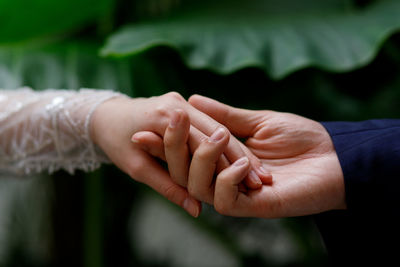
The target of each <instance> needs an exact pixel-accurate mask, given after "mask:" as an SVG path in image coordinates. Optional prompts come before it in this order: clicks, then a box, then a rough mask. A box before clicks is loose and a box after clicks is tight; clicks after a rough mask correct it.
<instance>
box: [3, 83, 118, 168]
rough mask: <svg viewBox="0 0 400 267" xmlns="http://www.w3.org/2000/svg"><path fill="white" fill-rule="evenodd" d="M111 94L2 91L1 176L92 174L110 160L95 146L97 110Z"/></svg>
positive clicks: (26, 89)
mask: <svg viewBox="0 0 400 267" xmlns="http://www.w3.org/2000/svg"><path fill="white" fill-rule="evenodd" d="M117 95H118V94H117V93H115V92H112V91H99V90H88V89H86V90H83V89H82V90H80V91H78V92H77V91H72V90H46V91H42V92H35V91H32V90H31V89H29V88H23V89H19V90H1V91H0V171H1V172H11V173H18V174H29V173H32V172H41V171H45V170H47V171H48V172H54V171H56V170H59V169H64V170H67V171H68V172H70V173H73V172H74V171H75V170H76V169H81V170H85V171H88V170H93V169H95V168H96V167H98V166H99V165H100V164H101V163H102V162H107V161H108V160H107V157H105V156H104V154H103V153H102V152H101V151H100V150H99V149H98V148H97V147H96V146H95V145H94V144H93V142H92V140H91V137H90V121H91V116H92V114H93V111H94V110H95V109H96V107H97V106H98V105H99V104H101V103H103V102H104V101H105V100H107V99H110V98H112V97H115V96H117Z"/></svg>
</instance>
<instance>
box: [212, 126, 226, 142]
mask: <svg viewBox="0 0 400 267" xmlns="http://www.w3.org/2000/svg"><path fill="white" fill-rule="evenodd" d="M224 136H225V130H224V128H218V129H217V130H216V131H215V132H214V133H213V134H212V135H211V136H210V139H209V140H210V142H213V143H217V142H218V141H221V140H222V138H224Z"/></svg>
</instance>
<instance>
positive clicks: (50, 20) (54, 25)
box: [0, 0, 113, 43]
mask: <svg viewBox="0 0 400 267" xmlns="http://www.w3.org/2000/svg"><path fill="white" fill-rule="evenodd" d="M112 3H113V1H112V0H0V43H11V42H19V41H24V40H27V39H35V38H39V37H43V36H49V35H52V34H58V33H63V32H66V31H70V30H76V29H78V28H79V27H80V26H82V25H85V24H88V23H89V22H93V21H96V20H99V19H100V18H101V16H105V14H107V13H108V12H110V11H111V10H112V8H111V7H112Z"/></svg>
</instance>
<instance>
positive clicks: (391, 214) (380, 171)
mask: <svg viewBox="0 0 400 267" xmlns="http://www.w3.org/2000/svg"><path fill="white" fill-rule="evenodd" d="M322 125H323V126H324V127H325V128H326V130H327V131H328V132H329V134H330V136H331V138H332V141H333V144H334V146H335V149H336V153H337V155H338V158H339V161H340V165H341V167H342V171H343V175H344V183H345V190H346V203H347V210H344V211H330V212H325V213H321V214H318V215H315V216H314V219H315V221H316V224H317V226H318V228H319V230H320V232H321V236H322V238H323V240H324V243H325V246H326V248H327V250H328V254H329V255H330V256H331V259H332V260H333V262H334V263H335V266H336V265H338V266H339V265H340V266H341V265H345V266H348V265H350V264H354V265H355V266H363V265H362V264H364V263H365V264H368V265H371V264H374V263H379V264H378V265H377V266H386V265H385V264H383V262H387V263H390V262H392V261H393V260H395V261H397V260H398V248H399V246H398V243H399V240H400V120H370V121H363V122H324V123H322ZM393 244H395V245H393ZM360 264H361V265H360ZM382 264H383V265H382ZM387 266H389V265H387Z"/></svg>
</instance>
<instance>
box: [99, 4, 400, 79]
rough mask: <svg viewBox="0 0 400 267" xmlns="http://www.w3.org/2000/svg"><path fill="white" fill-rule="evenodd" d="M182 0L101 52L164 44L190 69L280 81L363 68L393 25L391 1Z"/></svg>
mask: <svg viewBox="0 0 400 267" xmlns="http://www.w3.org/2000/svg"><path fill="white" fill-rule="evenodd" d="M187 3H188V4H187V6H186V7H185V8H183V9H181V10H179V11H178V12H177V13H175V14H174V15H171V16H170V17H167V18H164V19H159V20H153V21H147V22H142V23H140V24H134V25H130V26H127V27H125V28H123V29H121V30H120V31H118V32H117V33H115V34H113V35H112V36H111V37H110V38H109V39H108V41H107V43H106V44H105V46H104V47H103V49H102V54H103V55H108V56H117V57H121V56H127V55H133V54H138V53H142V52H143V51H145V50H148V49H150V48H153V47H157V46H168V47H171V48H173V49H175V50H177V51H178V52H179V53H180V55H181V56H182V57H183V59H184V61H185V62H186V64H187V65H188V66H189V67H191V68H194V69H202V68H207V69H211V70H214V71H215V72H218V73H221V74H228V73H232V72H234V71H237V70H239V69H242V68H246V67H260V68H262V69H264V70H265V71H266V72H267V73H268V74H269V75H270V76H271V77H273V78H275V79H281V78H283V77H284V76H286V75H288V74H289V73H291V72H294V71H296V70H298V69H302V68H305V67H309V66H316V67H320V68H323V69H327V70H330V71H337V72H343V71H349V70H352V69H355V68H357V67H360V66H363V65H365V64H367V63H368V62H370V61H371V60H372V59H373V58H374V57H375V55H376V54H377V52H378V50H379V48H380V46H381V44H382V43H383V42H384V41H385V40H386V39H387V38H388V37H389V36H390V35H391V34H392V33H394V32H395V31H397V30H398V29H399V28H400V15H399V14H400V1H398V0H382V1H376V2H373V4H370V5H368V6H366V7H365V8H363V9H360V8H355V7H354V6H352V5H351V4H350V3H351V2H350V1H345V0H341V1H340V0H325V1H320V0H302V1H298V0H279V1H278V0H248V1H235V0H229V1H222V0H221V1H187ZM194 3H195V4H194ZM189 4H191V5H189Z"/></svg>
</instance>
